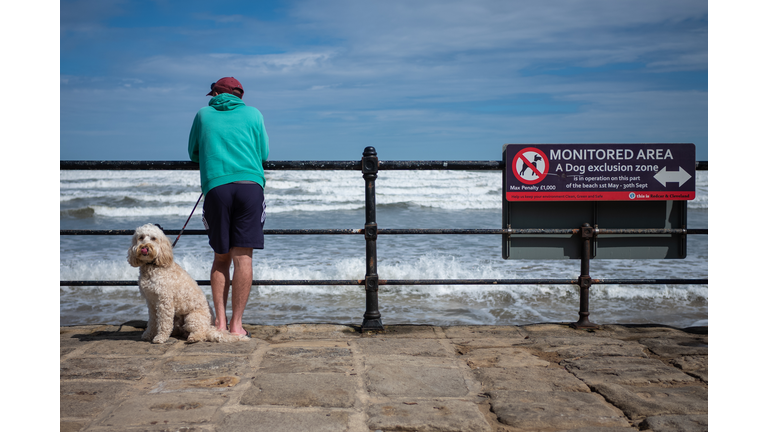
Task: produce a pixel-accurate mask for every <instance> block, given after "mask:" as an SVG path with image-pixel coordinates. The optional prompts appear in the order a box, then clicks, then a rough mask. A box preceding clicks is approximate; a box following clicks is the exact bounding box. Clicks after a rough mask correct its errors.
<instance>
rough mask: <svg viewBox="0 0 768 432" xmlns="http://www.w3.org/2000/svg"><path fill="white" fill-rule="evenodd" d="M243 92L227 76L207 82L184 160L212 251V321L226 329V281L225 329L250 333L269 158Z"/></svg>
mask: <svg viewBox="0 0 768 432" xmlns="http://www.w3.org/2000/svg"><path fill="white" fill-rule="evenodd" d="M244 93H245V91H244V90H243V86H242V85H241V84H240V82H239V81H238V80H236V79H234V78H232V77H227V78H222V79H220V80H218V81H217V82H215V83H213V84H211V92H210V93H208V96H213V98H211V100H210V101H209V102H208V106H207V107H205V108H201V109H200V111H198V112H197V115H196V116H195V121H194V122H193V123H192V130H191V131H190V133H189V158H190V159H191V160H192V161H193V162H198V163H199V164H200V184H201V186H202V189H203V193H204V194H205V201H204V203H203V224H204V225H205V229H206V231H207V232H208V243H209V244H210V245H211V247H212V248H213V251H214V259H213V265H212V266H211V294H212V296H213V306H214V312H215V314H216V320H215V325H216V327H217V328H219V329H221V330H226V329H227V312H226V310H227V298H228V297H229V286H230V281H231V285H232V319H231V321H229V331H230V333H233V334H239V335H247V336H250V334H249V333H248V332H247V331H246V330H245V329H243V312H244V311H245V306H246V303H247V302H248V296H249V295H250V293H251V282H252V281H253V266H252V259H253V249H264V231H263V229H264V219H265V217H266V213H265V209H266V205H265V203H264V169H263V167H262V162H264V161H265V160H267V157H268V156H269V139H268V138H267V132H266V130H265V129H264V118H263V117H262V115H261V113H260V112H259V110H257V109H256V108H254V107H250V106H246V105H245V103H243V101H242V99H241V98H242V97H243V94H244ZM232 264H234V273H233V274H232V276H231V278H230V272H229V271H230V266H231V265H232Z"/></svg>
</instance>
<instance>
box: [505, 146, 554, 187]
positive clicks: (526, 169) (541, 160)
mask: <svg viewBox="0 0 768 432" xmlns="http://www.w3.org/2000/svg"><path fill="white" fill-rule="evenodd" d="M512 167H514V173H515V177H517V179H518V180H520V182H521V183H523V184H527V185H532V184H536V183H538V182H540V181H542V180H544V178H545V177H546V176H547V173H548V172H549V159H547V155H545V154H544V152H543V151H541V150H539V149H537V148H534V147H527V148H524V149H522V150H520V151H519V152H517V154H516V155H515V157H514V158H513V159H512Z"/></svg>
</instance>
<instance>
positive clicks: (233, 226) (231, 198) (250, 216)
mask: <svg viewBox="0 0 768 432" xmlns="http://www.w3.org/2000/svg"><path fill="white" fill-rule="evenodd" d="M266 207H267V205H266V203H265V202H264V189H263V188H262V187H261V185H260V184H258V183H250V184H239V183H228V184H225V185H221V186H217V187H215V188H213V189H211V190H209V191H208V193H207V194H205V201H204V202H203V224H204V225H205V229H206V231H208V244H210V245H211V247H212V248H213V251H214V252H216V253H218V254H226V253H229V250H230V249H231V248H233V247H246V248H254V249H264V220H265V219H266V216H267V213H266Z"/></svg>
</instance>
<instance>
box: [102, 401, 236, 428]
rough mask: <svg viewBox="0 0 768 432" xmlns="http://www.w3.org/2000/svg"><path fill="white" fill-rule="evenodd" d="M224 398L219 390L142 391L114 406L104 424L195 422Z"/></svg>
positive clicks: (213, 410) (204, 419)
mask: <svg viewBox="0 0 768 432" xmlns="http://www.w3.org/2000/svg"><path fill="white" fill-rule="evenodd" d="M225 402H227V398H226V396H224V395H221V394H205V393H185V394H180V393H171V394H150V395H146V394H142V395H136V396H134V397H131V398H129V399H127V400H126V401H124V402H123V403H121V404H120V405H119V406H118V407H117V408H115V409H114V410H113V411H112V412H111V413H110V414H109V415H108V416H107V417H106V418H105V419H104V420H102V421H101V422H100V424H101V425H104V426H152V425H164V424H173V425H195V424H200V423H206V422H208V421H209V420H210V419H211V418H212V417H213V416H214V415H215V414H216V412H217V411H218V409H219V408H221V406H222V405H224V403H225Z"/></svg>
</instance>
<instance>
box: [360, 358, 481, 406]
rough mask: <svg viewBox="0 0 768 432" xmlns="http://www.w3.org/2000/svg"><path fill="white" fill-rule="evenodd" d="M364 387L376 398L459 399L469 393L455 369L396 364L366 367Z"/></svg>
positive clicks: (463, 379) (461, 375) (459, 371)
mask: <svg viewBox="0 0 768 432" xmlns="http://www.w3.org/2000/svg"><path fill="white" fill-rule="evenodd" d="M365 376H366V380H365V384H366V388H367V389H368V391H369V392H370V393H371V394H372V395H373V396H378V397H395V398H397V397H409V396H410V397H462V396H466V395H467V393H468V392H469V389H468V388H467V385H466V382H465V378H464V374H463V373H462V371H461V370H460V369H458V368H456V367H445V366H444V365H438V366H430V365H419V366H416V365H413V364H412V363H411V364H402V363H398V362H396V361H393V362H390V363H378V364H373V365H370V366H369V367H367V368H366V371H365Z"/></svg>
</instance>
